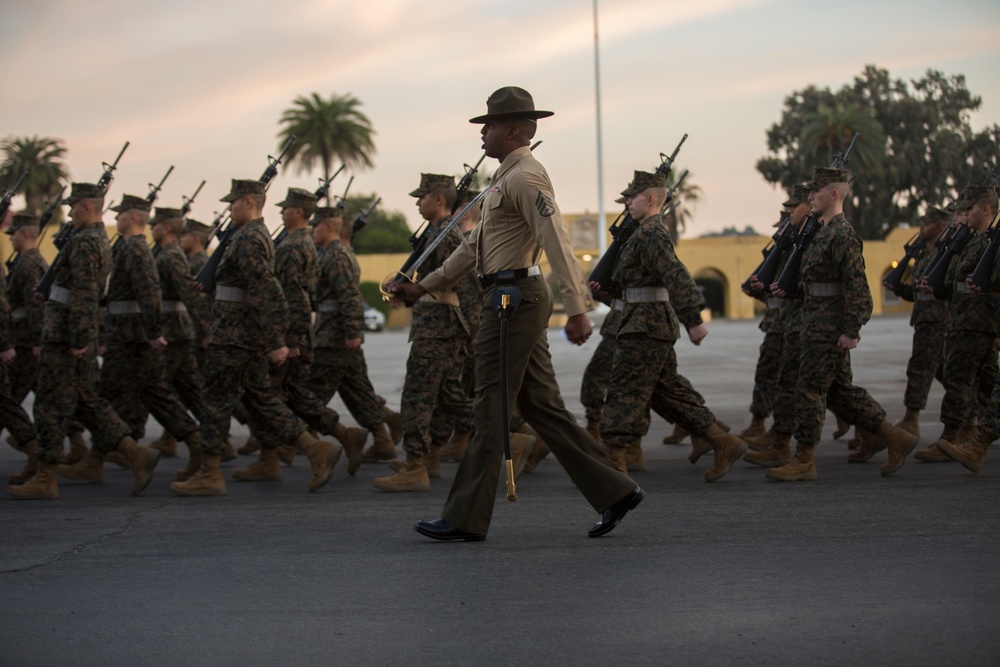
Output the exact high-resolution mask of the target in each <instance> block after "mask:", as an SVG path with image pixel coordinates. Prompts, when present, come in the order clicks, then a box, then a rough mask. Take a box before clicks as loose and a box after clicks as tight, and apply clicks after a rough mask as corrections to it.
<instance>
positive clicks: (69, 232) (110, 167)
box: [35, 141, 129, 299]
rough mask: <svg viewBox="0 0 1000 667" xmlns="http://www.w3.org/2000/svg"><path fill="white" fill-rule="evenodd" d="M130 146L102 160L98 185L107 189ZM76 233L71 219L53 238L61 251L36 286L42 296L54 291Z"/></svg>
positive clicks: (44, 296) (45, 297)
mask: <svg viewBox="0 0 1000 667" xmlns="http://www.w3.org/2000/svg"><path fill="white" fill-rule="evenodd" d="M128 146H129V142H128V141H126V142H125V145H124V146H122V149H121V150H120V151H119V152H118V157H116V158H115V161H114V162H112V163H111V164H108V163H107V162H102V163H101V166H102V167H104V173H103V174H101V178H100V179H98V181H97V185H98V186H100V187H102V188H104V189H105V191H107V188H108V186H109V185H111V181H112V180H113V179H114V172H115V169H117V168H118V162H119V160H121V159H122V155H124V154H125V149H127V148H128ZM75 234H76V227H74V226H73V222H72V221H69V222H66V223H64V224H63V226H62V228H61V229H60V230H59V233H58V234H56V235H55V238H53V239H52V244H53V245H55V247H56V249H57V250H58V251H59V252H57V253H56V257H55V259H53V260H52V263H51V264H49V268H48V269H46V270H45V274H44V275H43V276H42V279H41V280H39V281H38V285H37V286H36V287H35V291H36V292H38V293H39V294H41V295H42V298H44V299H48V298H49V293H50V292H51V291H52V283H53V281H54V280H55V269H56V267H57V266H58V265H59V258H60V257H62V256H63V248H65V247H66V244H67V243H69V242H70V240H71V239H72V238H73V236H74V235H75Z"/></svg>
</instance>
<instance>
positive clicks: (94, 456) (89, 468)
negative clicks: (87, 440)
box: [58, 445, 107, 484]
mask: <svg viewBox="0 0 1000 667" xmlns="http://www.w3.org/2000/svg"><path fill="white" fill-rule="evenodd" d="M106 456H107V454H106V453H105V452H103V451H101V448H100V447H97V446H96V445H95V446H94V447H92V448H91V450H90V452H89V453H88V454H87V458H85V459H83V460H82V461H80V462H79V463H77V464H75V465H71V466H68V465H61V466H59V468H58V471H59V474H60V475H62V476H63V477H65V478H66V479H72V480H74V481H77V482H90V483H91V484H103V483H104V459H105V457H106Z"/></svg>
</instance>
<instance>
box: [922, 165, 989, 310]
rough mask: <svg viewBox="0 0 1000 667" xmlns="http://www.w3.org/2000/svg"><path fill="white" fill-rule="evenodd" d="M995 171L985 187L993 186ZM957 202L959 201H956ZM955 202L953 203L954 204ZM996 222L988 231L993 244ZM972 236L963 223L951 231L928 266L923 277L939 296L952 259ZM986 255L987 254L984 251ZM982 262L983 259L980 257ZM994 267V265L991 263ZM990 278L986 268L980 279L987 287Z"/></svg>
mask: <svg viewBox="0 0 1000 667" xmlns="http://www.w3.org/2000/svg"><path fill="white" fill-rule="evenodd" d="M993 173H994V169H990V171H989V173H988V174H986V178H984V179H983V185H991V184H992V182H993V181H994V179H995V177H994V175H993ZM956 201H957V200H956ZM954 203H955V202H952V204H954ZM995 223H996V220H995V218H994V221H993V222H991V223H990V229H988V230H987V231H986V233H987V234H990V240H991V243H992V239H993V235H994V234H995V233H996V232H993V231H992V228H993V226H994V225H995ZM971 236H972V230H971V229H969V225H968V223H963V224H961V225H957V226H955V227H952V228H950V229H949V233H948V234H947V235H946V236H945V237H944V240H943V242H942V243H941V245H940V246H939V247H938V251H937V253H936V254H935V255H934V259H933V260H932V261H931V263H930V264H929V265H928V266H927V270H926V271H924V274H923V277H926V278H927V283H928V284H929V285H930V287H931V288H932V289H933V290H934V293H935V294H936V295H938V296H940V295H941V293H942V292H943V291H944V286H945V285H944V281H945V278H946V277H947V275H948V267H949V266H950V265H951V260H952V258H953V257H954V256H955V255H957V254H959V253H961V252H962V250H964V249H965V246H966V244H967V243H968V242H969V239H970V238H971ZM989 249H990V248H989V245H987V247H986V250H987V251H988V250H989ZM983 254H984V255H985V254H986V252H985V251H984V253H983ZM992 255H993V256H996V250H995V249H994V250H992ZM980 260H982V258H981V257H980ZM990 264H991V265H992V263H990ZM976 269H977V270H978V269H979V264H977V265H976ZM988 277H989V269H988V268H986V267H985V266H984V267H983V269H982V271H980V273H979V279H980V280H981V281H983V285H984V286H985V284H986V281H987V280H988ZM932 281H933V282H932ZM984 286H980V289H985V287H984Z"/></svg>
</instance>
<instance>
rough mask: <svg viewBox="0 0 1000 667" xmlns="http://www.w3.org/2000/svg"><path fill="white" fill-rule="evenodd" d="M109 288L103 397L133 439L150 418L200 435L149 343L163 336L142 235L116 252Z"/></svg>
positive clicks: (179, 433) (179, 434)
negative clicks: (148, 417) (167, 379)
mask: <svg viewBox="0 0 1000 667" xmlns="http://www.w3.org/2000/svg"><path fill="white" fill-rule="evenodd" d="M113 264H114V266H113V268H112V270H111V282H110V285H109V286H108V319H107V330H108V347H107V350H106V351H105V354H104V365H103V366H102V367H101V381H100V387H101V396H102V397H104V398H106V399H107V400H108V401H109V402H110V403H111V406H112V407H113V408H114V410H115V412H117V413H118V416H120V417H121V418H122V419H124V420H125V422H126V423H127V424H128V425H129V429H130V435H131V436H132V438H133V439H135V440H139V439H140V438H142V436H143V435H144V434H145V430H146V418H147V415H148V414H152V415H153V417H154V418H155V419H156V421H158V422H160V424H162V425H163V427H164V428H165V429H166V430H167V431H168V432H169V433H170V434H171V435H173V436H174V437H176V438H184V437H186V436H188V435H190V434H191V433H194V432H195V431H197V430H198V424H197V423H196V422H195V421H194V420H193V419H191V416H190V415H188V413H187V410H185V408H184V406H183V405H182V404H181V402H180V400H179V399H178V398H177V395H176V394H175V393H174V392H173V390H172V389H171V387H170V385H169V384H168V383H167V381H166V379H165V377H164V370H163V368H164V367H163V355H162V354H161V353H160V352H158V351H156V350H154V349H153V348H152V347H150V345H149V343H150V341H153V340H155V339H157V338H160V337H161V336H162V334H163V330H162V320H161V310H162V299H161V296H160V278H159V273H158V272H157V270H156V261H155V260H154V259H153V253H152V252H151V251H150V249H149V246H148V245H147V243H146V237H145V235H143V234H136V235H135V236H132V237H131V238H129V239H128V240H127V241H125V242H124V243H122V244H121V246H120V249H119V250H118V251H117V252H116V253H114V257H113Z"/></svg>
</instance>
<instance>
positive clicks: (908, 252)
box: [882, 232, 927, 296]
mask: <svg viewBox="0 0 1000 667" xmlns="http://www.w3.org/2000/svg"><path fill="white" fill-rule="evenodd" d="M926 247H927V243H926V241H924V240H923V238H921V236H920V232H917V233H916V234H914V235H913V236H912V237H911V238H910V240H909V241H907V242H906V243H904V244H903V259H901V260H899V262H898V263H897V264H896V267H895V268H894V269H893V270H892V271H890V272H889V273H888V274H887V275H886V277H885V278H883V279H882V284H883V285H885V286H886V287H888V288H889V289H891V290H892V292H893V294H895V295H896V296H900V294H899V290H900V288H901V287H902V285H903V276H904V275H905V274H906V270H907V269H908V268H909V267H910V260H914V259H916V258H917V255H918V254H920V252H921V251H922V250H923V249H924V248H926Z"/></svg>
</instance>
